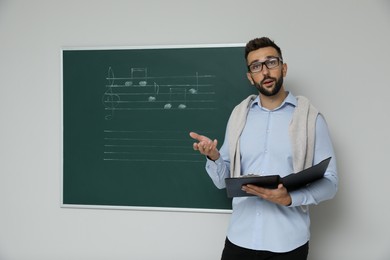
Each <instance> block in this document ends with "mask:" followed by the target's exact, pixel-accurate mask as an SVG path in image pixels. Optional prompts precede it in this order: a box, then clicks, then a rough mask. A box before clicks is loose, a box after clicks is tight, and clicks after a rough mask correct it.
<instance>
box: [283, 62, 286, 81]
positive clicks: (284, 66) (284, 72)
mask: <svg viewBox="0 0 390 260" xmlns="http://www.w3.org/2000/svg"><path fill="white" fill-rule="evenodd" d="M282 72H283V78H284V77H286V75H287V63H283V69H282Z"/></svg>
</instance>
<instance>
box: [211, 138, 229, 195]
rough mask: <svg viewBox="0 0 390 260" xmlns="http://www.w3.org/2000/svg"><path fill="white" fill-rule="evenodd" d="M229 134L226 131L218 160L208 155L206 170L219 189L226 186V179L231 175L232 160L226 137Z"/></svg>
mask: <svg viewBox="0 0 390 260" xmlns="http://www.w3.org/2000/svg"><path fill="white" fill-rule="evenodd" d="M227 136H228V133H227V131H226V134H225V140H224V143H223V144H222V146H221V148H220V149H219V154H220V157H219V158H218V159H217V160H216V161H213V160H210V159H208V158H207V157H206V159H207V162H206V171H207V173H208V175H209V176H210V178H211V180H212V181H213V183H214V185H215V186H216V187H217V188H218V189H223V188H226V184H225V179H226V178H228V177H230V160H229V147H228V141H227V139H226V137H227Z"/></svg>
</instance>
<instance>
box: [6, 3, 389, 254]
mask: <svg viewBox="0 0 390 260" xmlns="http://www.w3.org/2000/svg"><path fill="white" fill-rule="evenodd" d="M389 28H390V2H389V1H388V0H372V1H362V0H360V1H359V0H344V1H338V0H331V1H310V0H308V1H302V0H295V1H282V0H275V1H268V0H247V1H233V0H231V1H228V0H214V1H212V0H189V1H182V0H165V1H158V0H155V1H152V0H144V1H131V0H123V1H120V0H111V1H94V0H67V1H58V0H53V1H49V0H46V1H45V0H36V1H31V0H12V1H11V0H0V80H1V84H0V89H1V94H0V99H1V102H0V108H1V109H0V113H1V117H0V118H1V127H0V207H1V211H0V259H5V260H9V259H18V260H23V259H28V260H32V259H39V260H45V259H50V260H52V259H72V260H77V259H82V260H85V259H94V260H97V259H137V260H143V259H167V260H171V259H189V260H191V259H204V260H212V259H218V258H219V256H220V252H221V250H222V247H223V241H224V237H225V231H226V228H227V225H228V221H229V217H230V216H229V214H212V213H185V212H176V213H174V212H147V211H129V210H92V209H64V208H60V175H61V149H60V147H61V120H60V118H61V106H60V102H61V100H60V99H61V97H60V93H61V82H60V77H61V71H60V49H61V47H63V46H131V45H164V44H198V43H199V44H202V43H242V42H246V41H248V40H250V39H252V38H254V37H258V36H263V35H266V36H270V37H271V38H273V39H275V41H276V42H277V43H278V44H279V45H280V46H281V47H282V49H283V51H284V58H285V61H286V62H287V63H288V65H289V71H288V76H287V80H286V87H287V88H288V89H290V90H292V91H293V92H294V93H295V94H304V95H306V96H307V97H309V98H310V99H311V100H312V101H313V103H314V104H315V105H316V106H317V107H318V108H319V109H320V110H321V111H322V112H323V114H325V116H326V118H327V121H328V124H329V128H330V130H331V132H332V137H333V140H334V145H335V149H336V152H337V155H338V166H339V174H340V190H339V193H338V194H337V196H336V198H335V199H334V200H332V201H329V202H326V203H323V204H321V205H319V206H316V207H312V220H313V221H312V240H311V244H310V248H311V251H310V259H311V260H322V259H324V260H325V259H358V260H359V259H372V260H377V259H378V260H385V259H390V248H389V241H390V240H389V233H390V225H389V221H388V220H389V219H390V203H389V200H388V196H389V188H388V187H389V185H388V183H389V182H390V173H389V170H388V167H386V163H387V162H388V161H387V159H388V158H389V156H390V152H389V147H390V138H389V137H388V133H390V126H389V118H390V113H389V109H388V99H389V98H390V95H389V94H390V91H389V83H388V82H389V81H388V76H389V65H388V62H389V60H390V51H389V46H390V30H389ZM244 87H245V86H244ZM200 174H202V173H200Z"/></svg>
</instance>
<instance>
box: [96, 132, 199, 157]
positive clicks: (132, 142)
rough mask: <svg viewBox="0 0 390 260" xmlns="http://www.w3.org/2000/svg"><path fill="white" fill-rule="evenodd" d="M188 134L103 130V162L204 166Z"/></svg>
mask: <svg viewBox="0 0 390 260" xmlns="http://www.w3.org/2000/svg"><path fill="white" fill-rule="evenodd" d="M191 147H192V140H191V138H188V132H186V131H178V130H170V131H161V130H142V131H141V130H120V131H119V130H113V129H106V130H104V155H103V160H104V161H111V162H182V163H188V162H191V163H204V158H203V156H200V155H199V153H197V152H196V151H194V150H193V149H192V148H191Z"/></svg>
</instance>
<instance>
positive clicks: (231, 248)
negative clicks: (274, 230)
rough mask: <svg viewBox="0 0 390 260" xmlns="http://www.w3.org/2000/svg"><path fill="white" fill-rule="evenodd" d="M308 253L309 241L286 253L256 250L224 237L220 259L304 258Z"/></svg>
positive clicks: (287, 259)
mask: <svg viewBox="0 0 390 260" xmlns="http://www.w3.org/2000/svg"><path fill="white" fill-rule="evenodd" d="M308 253H309V242H307V243H306V244H304V245H303V246H300V247H298V248H297V249H294V250H292V251H290V252H286V253H274V252H270V251H258V250H251V249H246V248H242V247H239V246H236V245H234V244H233V243H232V242H230V241H229V239H227V238H226V241H225V248H224V249H223V252H222V258H221V260H266V259H267V260H306V259H307V255H308Z"/></svg>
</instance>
